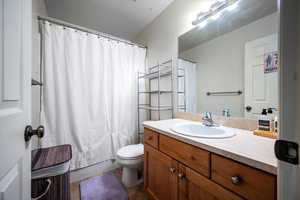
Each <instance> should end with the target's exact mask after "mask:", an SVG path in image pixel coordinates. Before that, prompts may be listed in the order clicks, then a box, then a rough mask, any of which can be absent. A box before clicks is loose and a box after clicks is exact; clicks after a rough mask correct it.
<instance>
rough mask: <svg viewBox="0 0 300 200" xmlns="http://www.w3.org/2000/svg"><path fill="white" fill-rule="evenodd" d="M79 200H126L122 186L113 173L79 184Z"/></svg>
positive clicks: (126, 196)
mask: <svg viewBox="0 0 300 200" xmlns="http://www.w3.org/2000/svg"><path fill="white" fill-rule="evenodd" d="M80 197H81V200H128V195H127V192H126V191H125V189H124V186H123V185H122V183H120V181H119V180H118V178H117V177H116V176H115V174H114V173H112V172H110V173H106V174H103V175H101V176H96V177H93V178H90V179H88V180H85V181H82V182H81V183H80Z"/></svg>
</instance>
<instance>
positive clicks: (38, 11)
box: [31, 0, 48, 148]
mask: <svg viewBox="0 0 300 200" xmlns="http://www.w3.org/2000/svg"><path fill="white" fill-rule="evenodd" d="M37 16H48V14H47V9H46V4H45V1H44V0H32V78H33V79H36V80H40V34H39V26H38V20H37ZM39 112H40V88H39V87H38V86H33V87H32V115H31V116H32V119H31V122H32V127H33V128H36V127H37V126H39V125H40V120H39ZM37 143H38V142H37V139H36V137H33V139H32V148H36V147H37Z"/></svg>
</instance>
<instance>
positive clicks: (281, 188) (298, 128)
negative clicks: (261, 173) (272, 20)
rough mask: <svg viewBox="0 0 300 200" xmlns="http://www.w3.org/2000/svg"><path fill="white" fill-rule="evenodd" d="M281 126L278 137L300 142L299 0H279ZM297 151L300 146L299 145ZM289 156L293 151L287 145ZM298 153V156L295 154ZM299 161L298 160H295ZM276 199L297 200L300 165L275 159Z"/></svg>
mask: <svg viewBox="0 0 300 200" xmlns="http://www.w3.org/2000/svg"><path fill="white" fill-rule="evenodd" d="M278 3H279V5H280V7H279V9H280V125H279V128H280V130H279V138H280V140H281V141H289V142H294V143H297V144H298V145H299V144H300V82H299V81H300V79H299V78H300V34H299V31H300V12H299V10H300V1H299V0H289V1H286V0H279V1H278ZM297 150H298V154H299V147H298V149H297ZM287 152H288V155H287V157H289V158H295V155H296V154H295V150H292V148H290V147H289V149H288V151H287ZM298 156H299V155H298ZM296 160H298V161H299V157H298V159H296ZM277 177H278V200H289V199H291V200H294V199H295V200H298V199H300V164H292V163H289V162H286V161H281V160H279V161H278V173H277Z"/></svg>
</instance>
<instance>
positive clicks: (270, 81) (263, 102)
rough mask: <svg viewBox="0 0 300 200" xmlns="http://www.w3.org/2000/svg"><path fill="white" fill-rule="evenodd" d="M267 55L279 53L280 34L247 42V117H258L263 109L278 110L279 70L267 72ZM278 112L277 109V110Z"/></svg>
mask: <svg viewBox="0 0 300 200" xmlns="http://www.w3.org/2000/svg"><path fill="white" fill-rule="evenodd" d="M267 55H273V56H275V55H278V35H277V34H273V35H269V36H267V37H263V38H260V39H257V40H254V41H250V42H247V43H246V44H245V112H244V113H245V117H246V118H250V119H257V117H258V115H260V114H261V112H262V109H264V108H265V109H268V108H275V109H276V110H278V99H279V96H278V95H279V94H278V93H279V75H278V71H273V72H269V73H266V72H265V70H264V65H265V64H264V63H265V59H266V56H267ZM275 112H276V111H275Z"/></svg>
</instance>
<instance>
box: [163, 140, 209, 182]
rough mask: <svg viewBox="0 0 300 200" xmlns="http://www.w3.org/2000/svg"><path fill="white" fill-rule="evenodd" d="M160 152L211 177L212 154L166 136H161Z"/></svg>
mask: <svg viewBox="0 0 300 200" xmlns="http://www.w3.org/2000/svg"><path fill="white" fill-rule="evenodd" d="M159 150H160V151H162V152H164V153H166V154H168V155H170V156H171V157H173V158H174V159H176V160H178V161H180V162H182V163H183V164H185V165H187V166H189V167H190V168H192V169H194V170H195V171H197V172H199V173H200V174H202V175H204V176H206V177H209V176H210V153H209V152H208V151H205V150H202V149H200V148H197V147H194V146H192V145H190V144H186V143H184V142H180V141H178V140H175V139H172V138H170V137H167V136H164V135H160V136H159Z"/></svg>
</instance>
